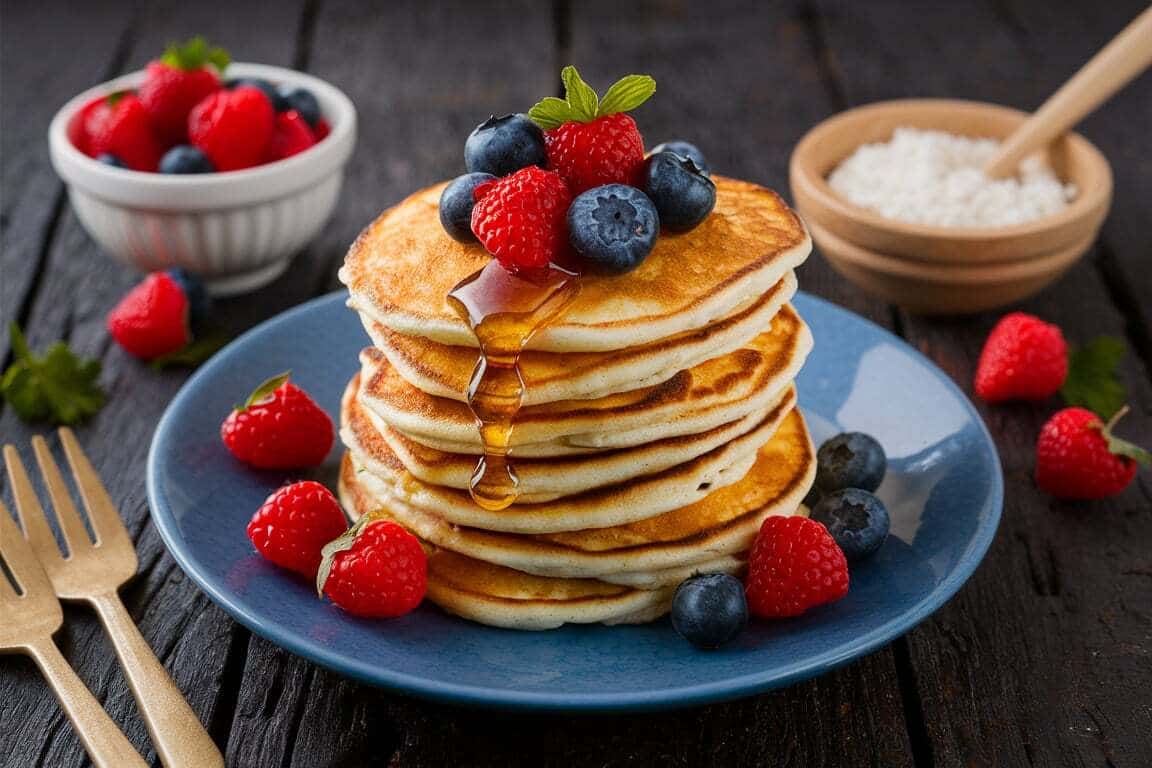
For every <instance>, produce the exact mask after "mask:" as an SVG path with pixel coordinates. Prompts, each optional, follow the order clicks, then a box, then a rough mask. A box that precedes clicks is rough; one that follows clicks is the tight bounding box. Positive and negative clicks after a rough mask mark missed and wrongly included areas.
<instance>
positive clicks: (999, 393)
mask: <svg viewBox="0 0 1152 768" xmlns="http://www.w3.org/2000/svg"><path fill="white" fill-rule="evenodd" d="M1067 375H1068V344H1067V343H1066V342H1065V341H1064V334H1063V333H1061V332H1060V329H1059V328H1057V327H1056V326H1055V325H1052V324H1051V323H1046V322H1044V321H1043V320H1041V319H1040V318H1038V317H1035V316H1033V315H1029V314H1026V313H1024V312H1012V313H1010V314H1007V315H1005V316H1004V317H1002V318H1000V322H998V323H996V326H995V327H994V328H993V329H992V332H991V333H989V334H988V340H987V341H985V342H984V350H983V351H982V352H981V353H980V362H979V363H978V364H977V366H976V382H975V386H976V394H977V395H979V396H980V397H981V398H982V399H983V400H985V401H987V402H989V403H999V402H1003V401H1006V400H1043V399H1044V398H1046V397H1050V396H1052V395H1054V394H1056V392H1058V391H1059V390H1060V387H1061V385H1062V384H1063V383H1064V378H1065V377H1066V376H1067Z"/></svg>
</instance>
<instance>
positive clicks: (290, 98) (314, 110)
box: [276, 85, 320, 128]
mask: <svg viewBox="0 0 1152 768" xmlns="http://www.w3.org/2000/svg"><path fill="white" fill-rule="evenodd" d="M279 95H280V98H281V99H283V100H284V102H285V104H287V106H286V107H285V108H284V109H282V110H280V109H278V110H276V111H277V112H285V111H287V110H289V109H294V110H296V111H297V112H299V113H300V117H302V118H304V122H306V123H308V125H309V126H311V127H312V128H315V127H316V123H318V122H320V102H318V101H316V97H315V96H314V95H313V94H312V91H310V90H308V89H307V88H300V87H295V86H287V85H282V86H280V90H279Z"/></svg>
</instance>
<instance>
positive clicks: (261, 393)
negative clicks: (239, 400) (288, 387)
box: [236, 371, 292, 411]
mask: <svg viewBox="0 0 1152 768" xmlns="http://www.w3.org/2000/svg"><path fill="white" fill-rule="evenodd" d="M291 375H292V372H291V371H284V373H278V374H276V375H275V376H273V377H272V378H270V379H266V380H264V381H263V382H261V383H260V386H258V387H256V389H254V390H252V394H250V395H248V399H247V400H245V401H244V405H238V406H236V410H238V411H246V410H248V409H249V408H251V407H252V406H254V405H256V403H259V402H260V401H261V400H263V399H264V398H266V397H271V396H272V393H273V392H275V391H276V390H277V389H279V388H280V385H281V384H283V383H284V382H286V381H288V377H289V376H291Z"/></svg>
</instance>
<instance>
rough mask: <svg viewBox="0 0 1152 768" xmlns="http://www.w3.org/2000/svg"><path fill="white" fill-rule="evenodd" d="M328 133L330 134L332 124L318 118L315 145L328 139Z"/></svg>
mask: <svg viewBox="0 0 1152 768" xmlns="http://www.w3.org/2000/svg"><path fill="white" fill-rule="evenodd" d="M330 133H332V124H331V123H329V122H328V121H327V120H325V119H324V118H320V119H319V120H317V121H316V143H317V144H319V143H320V142H322V141H324V139H326V138H328V134H330Z"/></svg>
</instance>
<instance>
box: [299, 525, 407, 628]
mask: <svg viewBox="0 0 1152 768" xmlns="http://www.w3.org/2000/svg"><path fill="white" fill-rule="evenodd" d="M318 581H322V582H323V583H322V584H319V585H318V586H321V587H322V588H323V591H324V594H326V595H328V597H329V598H330V599H331V600H332V602H333V603H335V604H336V605H338V606H340V607H341V608H343V609H344V610H345V611H348V613H351V614H354V615H356V616H364V617H367V618H390V617H394V616H402V615H404V614H405V613H408V612H409V611H411V610H412V609H413V608H415V607H416V606H418V605H419V604H420V601H421V600H423V599H424V593H425V591H426V590H427V587H428V558H427V557H426V556H425V554H424V549H423V548H422V547H421V546H420V542H419V540H417V538H416V537H415V536H413V535H412V534H410V533H408V531H406V530H404V529H403V528H401V527H400V526H399V525H397V524H396V523H393V522H390V521H387V520H377V521H369V522H367V524H366V525H364V526H363V527H362V528H361V527H360V526H357V527H356V528H354V529H353V530H352V531H351V532H349V539H346V540H345V541H344V542H342V546H340V547H338V548H337V549H336V551H335V553H334V554H333V555H332V560H331V570H329V571H328V573H327V574H324V573H323V570H322V571H321V575H320V577H318Z"/></svg>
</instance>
